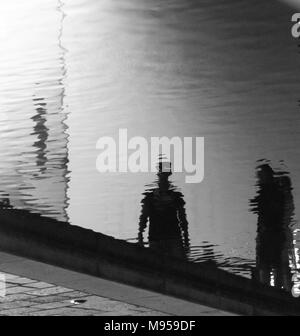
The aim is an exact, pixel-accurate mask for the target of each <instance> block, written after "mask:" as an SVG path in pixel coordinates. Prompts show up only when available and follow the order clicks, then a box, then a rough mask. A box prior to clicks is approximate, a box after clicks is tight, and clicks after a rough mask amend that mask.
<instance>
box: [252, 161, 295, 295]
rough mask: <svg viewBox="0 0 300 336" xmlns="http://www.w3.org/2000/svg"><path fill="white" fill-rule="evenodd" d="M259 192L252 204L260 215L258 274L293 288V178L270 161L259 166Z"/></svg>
mask: <svg viewBox="0 0 300 336" xmlns="http://www.w3.org/2000/svg"><path fill="white" fill-rule="evenodd" d="M257 177H258V187H259V190H258V195H257V196H256V198H255V199H254V200H252V204H253V205H254V208H253V211H254V212H255V213H257V215H258V225H257V238H256V270H255V278H256V280H258V281H259V282H261V283H263V284H268V285H272V286H274V287H277V288H281V289H282V288H283V289H285V290H287V291H290V290H291V288H292V273H291V267H290V266H291V263H293V260H294V257H293V256H294V248H293V231H292V224H293V215H294V202H293V196H292V186H291V180H290V178H289V177H288V176H286V175H279V176H275V172H274V171H273V169H272V168H271V167H270V166H269V165H268V164H263V165H261V166H259V167H258V168H257Z"/></svg>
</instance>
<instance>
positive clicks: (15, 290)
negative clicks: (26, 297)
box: [6, 286, 34, 295]
mask: <svg viewBox="0 0 300 336" xmlns="http://www.w3.org/2000/svg"><path fill="white" fill-rule="evenodd" d="M33 290H34V288H28V287H23V286H18V287H10V288H6V295H10V294H19V293H29V292H32V291H33Z"/></svg>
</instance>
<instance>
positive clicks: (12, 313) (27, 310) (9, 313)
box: [1, 307, 35, 316]
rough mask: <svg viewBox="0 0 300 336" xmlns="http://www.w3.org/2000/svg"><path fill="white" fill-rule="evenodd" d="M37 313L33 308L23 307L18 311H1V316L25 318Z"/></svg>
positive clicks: (17, 309)
mask: <svg viewBox="0 0 300 336" xmlns="http://www.w3.org/2000/svg"><path fill="white" fill-rule="evenodd" d="M33 311H35V309H34V308H32V307H21V308H16V309H7V310H1V314H2V315H4V316H23V315H25V316H26V315H28V313H30V312H33Z"/></svg>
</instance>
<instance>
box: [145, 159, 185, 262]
mask: <svg viewBox="0 0 300 336" xmlns="http://www.w3.org/2000/svg"><path fill="white" fill-rule="evenodd" d="M171 174H172V171H171V164H170V163H168V162H160V163H159V172H158V174H157V176H158V188H156V189H154V190H152V191H151V192H149V193H145V197H144V199H143V200H142V213H141V216H140V222H139V243H140V244H141V245H143V233H144V231H145V229H146V227H147V222H148V219H149V245H150V248H155V249H158V250H160V251H162V252H164V253H167V254H169V255H172V256H175V257H179V258H185V257H186V253H187V250H188V249H189V237H188V222H187V219H186V212H185V207H184V205H185V202H184V200H183V195H182V193H180V192H177V191H175V190H174V187H172V185H171V184H170V182H169V180H168V178H169V176H170V175H171Z"/></svg>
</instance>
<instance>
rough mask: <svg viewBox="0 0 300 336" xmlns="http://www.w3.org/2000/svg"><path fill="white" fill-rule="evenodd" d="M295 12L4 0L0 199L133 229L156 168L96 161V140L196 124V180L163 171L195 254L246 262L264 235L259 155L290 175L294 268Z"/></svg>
mask: <svg viewBox="0 0 300 336" xmlns="http://www.w3.org/2000/svg"><path fill="white" fill-rule="evenodd" d="M291 14H292V10H291V9H290V8H288V7H286V6H285V5H284V4H282V3H279V2H276V1H274V2H273V1H261V0H260V1H258V0H254V1H251V2H250V1H244V0H239V1H234V0H230V1H228V0H227V1H222V0H219V1H208V0H202V1H193V0H187V1H181V0H168V1H163V2H162V1H158V0H150V1H146V0H116V1H111V0H100V1H93V0H64V1H56V0H43V1H40V0H26V1H23V0H10V1H1V3H0V46H1V52H0V104H1V105H0V108H1V113H0V134H1V141H0V173H1V186H0V190H1V195H2V197H3V199H9V202H10V204H11V205H12V206H14V207H16V208H25V209H29V210H31V211H34V212H39V213H42V214H43V215H46V216H51V217H55V218H57V219H59V220H64V221H67V220H68V221H70V223H71V224H74V225H79V226H82V227H87V228H91V229H93V230H95V231H98V232H102V233H105V234H108V235H113V236H115V237H118V238H122V239H127V240H129V241H133V242H134V241H136V239H137V236H138V231H139V217H140V214H141V207H142V206H141V200H142V199H143V197H144V196H143V195H142V194H143V193H144V192H145V190H148V189H149V188H151V186H152V188H153V187H154V185H153V182H154V181H155V179H156V176H155V174H150V173H149V174H145V173H144V174H133V173H127V174H126V173H115V174H113V173H112V174H100V173H99V172H98V171H97V170H96V158H97V155H98V154H99V150H97V149H96V142H97V140H98V139H99V138H100V137H102V136H112V137H115V138H116V139H118V131H119V129H120V128H127V129H128V135H129V137H132V136H143V137H146V138H150V137H151V136H169V137H172V136H182V137H183V136H193V137H195V136H201V137H205V180H204V182H202V183H201V184H186V183H185V180H184V177H185V176H184V174H179V173H176V174H173V175H172V178H171V180H172V184H173V185H174V186H175V187H176V190H178V192H179V191H180V192H181V195H182V197H183V199H184V202H185V210H186V219H187V222H188V233H189V239H190V246H191V247H190V252H189V255H188V256H189V258H191V259H192V260H195V261H208V262H212V263H215V264H218V265H220V266H223V267H225V268H227V269H230V270H231V271H234V272H238V273H240V274H244V275H247V276H250V266H252V267H254V266H255V265H256V266H257V263H259V261H258V259H260V257H259V254H260V252H259V251H261V249H260V247H259V246H260V245H261V244H262V242H263V241H264V238H259V232H260V229H259V226H260V225H259V215H260V212H259V211H260V210H258V211H255V209H254V208H255V197H256V196H258V195H259V194H260V191H261V190H262V188H260V183H259V181H258V177H257V175H256V167H257V166H258V165H259V164H260V163H266V162H267V163H269V164H270V165H271V166H272V167H273V169H274V171H275V172H276V173H278V172H280V171H281V172H285V176H287V175H288V176H289V178H290V183H291V185H289V187H288V193H289V196H290V197H289V198H288V200H289V201H288V202H289V205H291V204H293V206H294V208H295V209H294V210H292V211H291V212H290V213H289V217H288V219H287V221H288V222H287V224H286V227H289V228H290V232H291V234H292V237H291V239H285V240H284V242H285V243H284V244H285V247H284V248H282V251H283V250H284V251H287V252H285V253H286V258H288V259H289V261H287V263H288V265H289V267H291V268H293V269H295V268H297V260H298V250H297V243H298V241H297V227H298V226H297V218H298V216H299V210H298V205H300V156H299V148H298V146H299V144H300V141H299V140H300V127H299V126H300V114H299V106H298V100H299V78H300V76H299V69H300V67H299V60H300V58H299V54H298V50H297V44H296V42H295V40H294V39H293V38H292V37H291V34H290V28H291V22H290V17H291ZM259 160H262V161H259ZM283 189H284V188H283ZM285 190H287V189H285ZM251 200H252V201H251ZM253 200H254V201H253ZM261 204H263V203H261ZM258 207H259V206H258ZM257 237H258V238H257ZM271 240H272V239H271ZM262 253H265V252H262ZM279 254H280V253H279ZM279 258H281V257H279ZM278 267H279V266H278ZM275 268H276V267H275Z"/></svg>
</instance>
